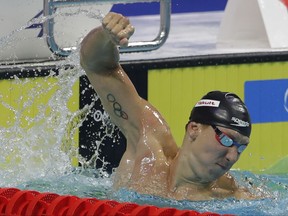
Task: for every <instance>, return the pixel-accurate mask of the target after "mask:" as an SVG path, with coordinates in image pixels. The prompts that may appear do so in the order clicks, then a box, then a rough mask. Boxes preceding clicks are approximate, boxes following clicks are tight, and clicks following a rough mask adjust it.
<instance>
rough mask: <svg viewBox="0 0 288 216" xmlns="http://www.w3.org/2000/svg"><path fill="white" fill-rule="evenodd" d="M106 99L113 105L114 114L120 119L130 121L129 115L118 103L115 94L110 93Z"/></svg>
mask: <svg viewBox="0 0 288 216" xmlns="http://www.w3.org/2000/svg"><path fill="white" fill-rule="evenodd" d="M106 98H107V100H108V102H109V103H112V106H113V111H114V114H115V115H116V116H117V117H119V118H123V119H125V120H128V114H127V113H126V112H124V111H123V110H122V106H121V104H120V103H118V102H117V101H116V98H115V96H114V95H113V94H111V93H109V94H107V97H106Z"/></svg>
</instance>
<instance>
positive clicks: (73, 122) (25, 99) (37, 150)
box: [0, 13, 288, 215]
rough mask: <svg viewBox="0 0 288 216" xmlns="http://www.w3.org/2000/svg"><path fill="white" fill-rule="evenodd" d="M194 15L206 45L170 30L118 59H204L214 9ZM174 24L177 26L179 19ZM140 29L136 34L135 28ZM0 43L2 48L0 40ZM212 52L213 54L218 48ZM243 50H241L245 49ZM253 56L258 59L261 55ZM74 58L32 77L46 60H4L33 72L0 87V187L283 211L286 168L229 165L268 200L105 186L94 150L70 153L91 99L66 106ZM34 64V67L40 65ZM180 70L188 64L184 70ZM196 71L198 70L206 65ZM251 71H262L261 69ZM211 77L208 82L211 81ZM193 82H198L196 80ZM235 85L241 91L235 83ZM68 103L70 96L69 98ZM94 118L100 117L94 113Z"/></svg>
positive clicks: (223, 210) (76, 73) (237, 210)
mask: <svg viewBox="0 0 288 216" xmlns="http://www.w3.org/2000/svg"><path fill="white" fill-rule="evenodd" d="M189 17H190V18H191V17H192V19H193V20H195V19H198V18H199V17H200V15H199V14H193V15H189V14H185V15H183V17H180V16H179V17H176V19H177V18H179V21H180V22H183V25H186V24H187V23H186V22H185V21H187V20H189V19H188V18H189ZM201 17H202V18H203V17H204V21H203V22H200V23H202V24H204V26H205V27H207V28H209V29H210V33H211V34H209V36H208V37H209V38H208V39H209V40H212V43H211V42H209V43H206V42H207V41H202V39H203V37H202V35H201V36H200V37H198V39H199V41H198V42H199V43H197V42H196V44H194V45H195V46H193V47H192V48H191V47H189V46H187V43H188V42H189V41H181V38H180V37H178V36H177V35H174V37H171V38H170V43H168V46H166V47H164V48H163V49H164V51H163V50H158V51H157V52H153V53H148V54H147V53H146V54H143V55H142V54H139V53H137V54H135V55H130V54H127V55H124V56H123V59H124V60H125V59H127V60H129V61H130V60H137V59H143V57H144V59H145V60H147V61H150V62H152V63H153V61H154V60H155V59H156V58H157V57H159V53H162V58H163V60H164V63H163V64H168V66H169V64H170V62H169V59H168V60H166V58H168V57H171V56H172V57H174V56H179V55H180V56H182V55H183V50H185V51H189V52H190V53H189V52H188V54H187V53H186V55H190V54H191V53H194V54H195V51H196V54H199V55H204V57H205V55H206V54H207V52H209V51H211V49H213V50H214V46H215V41H214V40H215V37H214V36H215V32H216V31H217V27H218V26H219V19H220V17H221V14H220V13H213V14H212V20H214V19H215V17H216V22H215V21H211V16H209V15H208V14H201ZM137 19H138V18H136V20H137ZM153 19H154V17H152V18H151V17H149V18H148V20H152V21H153ZM195 26H196V29H194V28H193V25H191V26H190V28H191V29H190V31H192V32H194V33H195V32H196V31H198V33H199V31H200V30H201V28H199V25H198V22H197V23H196V24H195V25H194V27H195ZM177 27H178V28H180V25H179V26H177ZM152 28H153V27H152ZM143 30H146V28H143V29H142V31H143ZM176 30H177V29H176ZM178 30H179V29H178ZM140 35H141V36H143V35H142V33H141V32H140ZM176 39H178V40H179V41H177V42H178V44H179V46H180V47H178V48H179V49H177V52H172V51H171V49H174V48H175V47H174V46H173V44H174V43H173V40H174V41H175V40H176ZM168 42H169V41H168ZM1 45H2V46H3V44H1ZM10 45H11V43H10ZM195 47H196V48H195ZM197 51H198V52H197ZM214 51H215V52H219V50H214ZM265 51H267V50H265ZM169 52H170V53H169ZM232 52H233V51H232ZM269 54H270V53H268V55H269ZM243 55H245V53H244V54H243ZM222 57H223V56H221V58H222ZM151 58H153V59H151ZM197 58H198V59H197ZM258 58H259V57H258ZM170 60H171V59H170ZM244 60H245V59H244ZM205 61H206V62H208V66H209V65H212V64H214V63H213V59H212V62H211V58H207V59H206V60H205ZM259 61H260V62H261V59H260V60H259ZM78 62H79V59H78V57H77V56H73V55H72V56H70V57H69V58H68V59H66V60H65V62H62V61H59V62H58V61H57V62H54V63H53V64H56V67H57V68H59V69H60V70H59V71H57V72H56V71H54V70H51V71H50V70H49V71H48V72H47V74H46V75H45V77H44V81H40V79H39V80H38V78H37V77H38V75H37V74H38V73H37V71H41V70H42V69H43V65H44V67H45V65H46V64H47V67H48V66H49V62H48V63H46V62H43V63H40V64H38V65H37V66H35V67H34V68H32V69H31V66H30V65H29V64H26V65H20V66H19V65H17V64H16V65H10V66H9V65H8V66H6V68H9V70H10V69H11V68H13V67H15V68H17V70H19V71H20V72H23V71H25V70H26V69H25V68H27V67H28V68H29V67H30V69H29V70H30V71H32V72H31V73H32V74H33V75H30V78H31V77H32V78H33V80H34V81H35V82H34V84H35V85H34V84H33V85H32V84H31V83H32V82H31V79H30V78H26V77H24V78H23V77H22V78H21V73H18V74H17V75H16V76H13V78H14V81H13V84H10V83H9V84H7V83H5V84H4V88H3V89H4V90H5V89H6V90H7V91H4V90H3V89H1V105H2V108H3V107H4V108H5V110H8V111H7V112H4V114H3V113H2V115H3V116H1V118H3V119H6V117H7V116H5V115H9V118H8V120H7V121H6V122H5V127H4V126H3V125H1V128H0V135H1V138H0V143H1V145H0V150H1V156H0V162H1V164H0V167H1V169H0V187H17V188H20V189H25V190H26V189H27V190H37V191H40V192H54V193H57V194H70V195H76V196H79V197H97V198H99V199H114V200H118V201H121V202H134V203H139V204H151V205H157V206H160V207H167V206H170V207H175V208H178V209H194V210H197V211H200V212H205V211H212V212H218V213H220V214H237V215H283V214H285V213H286V212H287V201H288V199H287V198H288V197H287V196H288V193H287V184H288V176H287V174H279V175H267V174H261V175H255V174H253V173H251V172H245V171H233V174H234V175H235V176H236V178H237V179H238V180H239V182H241V183H243V184H245V185H247V186H249V187H251V183H253V186H255V185H257V186H258V185H259V186H260V187H261V188H263V190H266V191H269V192H270V193H271V194H272V196H271V198H267V199H263V200H255V201H239V200H234V199H225V200H213V201H205V202H189V201H176V200H167V199H162V198H159V197H153V196H150V195H140V194H137V193H135V192H133V191H128V190H125V189H123V190H120V191H117V192H115V191H113V190H112V189H111V186H112V181H111V178H110V177H109V174H105V173H101V170H95V169H91V168H90V167H91V165H92V166H93V164H94V163H95V161H96V159H95V158H97V156H98V155H97V151H96V154H95V155H94V156H95V157H94V160H91V161H85V160H84V159H83V158H81V157H79V155H78V143H75V142H76V141H75V140H77V139H74V138H75V136H77V130H78V128H79V127H80V126H81V125H82V124H83V118H85V116H87V115H88V113H89V110H91V107H92V105H93V103H94V102H95V100H94V98H93V100H92V101H93V102H91V104H88V105H87V106H84V107H82V108H81V109H80V110H79V109H78V107H77V106H76V107H77V109H75V106H74V105H75V104H74V105H73V104H72V109H71V108H70V107H69V106H68V105H67V104H68V103H69V100H70V98H71V97H72V96H71V95H73V88H74V86H75V84H76V85H78V84H77V82H78V79H79V77H81V76H82V75H83V74H84V73H83V71H82V70H81V69H80V68H79V65H78ZM188 62H189V64H190V65H189V64H188V63H187V65H188V66H191V65H193V64H197V62H198V64H199V65H203V61H202V59H201V57H200V58H199V56H196V60H195V59H193V61H190V60H189V61H188ZM191 62H192V63H191ZM195 62H196V63H195ZM209 62H210V63H209ZM177 64H178V63H177ZM179 64H180V63H179ZM39 65H41V67H40V66H39ZM67 65H68V67H67ZM187 65H186V66H187ZM70 66H71V67H70ZM194 66H195V65H194ZM142 67H146V66H142ZM220 67H221V66H220ZM285 67H286V66H285ZM67 68H68V69H67ZM188 69H189V70H190V68H188ZM202 69H203V70H206V68H202ZM169 70H170V69H169ZM249 70H250V68H249ZM218 72H219V71H218ZM22 74H23V73H22ZM35 74H36V75H35ZM55 74H57V76H55ZM151 74H152V73H151ZM199 74H200V73H199ZM199 74H197V76H202V75H201V74H200V75H199ZM221 74H222V73H221ZM18 75H20V76H18ZM237 76H238V75H237ZM259 76H262V74H260V75H259ZM284 76H285V77H286V78H287V75H285V74H284ZM285 77H284V78H285ZM269 78H271V76H270V75H268V76H267V78H266V79H269ZM273 78H275V77H273ZM277 78H278V77H277ZM280 78H281V77H280ZM282 78H283V77H282ZM55 79H56V81H55ZM192 80H193V79H192ZM176 81H177V80H175V83H176ZM194 81H195V80H194ZM195 83H197V82H195ZM211 83H212V84H213V82H211ZM31 85H32V86H31ZM43 85H44V87H43ZM175 85H176V84H175ZM221 85H222V84H221ZM200 87H201V88H205V86H204V85H203V86H200ZM13 89H14V90H16V91H17V92H22V93H23V94H19V97H17V98H13V100H9V96H10V95H9V91H10V90H13ZM2 90H3V91H2ZM76 91H77V90H76ZM205 91H206V90H205ZM240 91H242V89H241V90H240ZM82 93H85V90H83V92H80V95H81V94H82ZM23 95H24V96H23ZM43 95H45V96H43ZM46 95H49V96H46ZM42 97H45V98H46V97H47V98H48V100H47V101H42ZM193 97H194V96H193ZM35 101H40V102H38V103H36V107H35V106H34V102H35ZM72 103H76V102H75V101H74V102H72ZM70 105H71V104H70ZM189 108H190V106H189ZM1 111H2V110H1ZM7 113H8V114H7ZM105 119H106V118H104V121H105V123H106V124H107V122H106V120H105ZM98 120H99V119H98ZM100 120H101V121H102V120H103V119H102V117H101V118H100ZM108 124H109V123H108ZM283 128H285V126H283ZM110 129H111V128H110V126H109V129H108V130H106V132H107V131H110ZM181 129H182V128H181ZM283 130H284V129H283ZM91 135H94V134H91ZM108 135H109V133H108ZM101 141H102V139H98V140H97V139H96V140H95V146H94V149H95V150H97V149H98V147H99V145H100V144H101ZM63 143H64V144H63ZM80 147H81V144H80ZM84 148H85V146H84ZM252 148H253V147H252ZM279 149H280V148H279ZM279 149H278V150H279ZM275 151H276V150H275ZM98 153H99V152H98ZM255 158H256V159H255ZM253 159H254V162H255V163H258V162H259V161H267V160H268V159H265V158H261V159H260V157H254V158H253ZM71 162H72V163H71ZM78 162H80V163H81V164H82V168H75V164H76V165H77V164H78ZM71 164H72V165H71ZM104 164H105V161H104ZM252 165H253V164H251V166H252ZM103 175H104V176H103ZM100 176H102V177H100Z"/></svg>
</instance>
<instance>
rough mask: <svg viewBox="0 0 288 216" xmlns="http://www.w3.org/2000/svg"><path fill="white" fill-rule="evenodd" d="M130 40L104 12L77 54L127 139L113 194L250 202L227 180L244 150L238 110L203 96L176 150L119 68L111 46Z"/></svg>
mask: <svg viewBox="0 0 288 216" xmlns="http://www.w3.org/2000/svg"><path fill="white" fill-rule="evenodd" d="M133 33H134V27H133V26H132V25H131V23H130V22H129V20H128V18H126V17H124V16H122V15H121V14H116V13H111V12H110V13H108V14H107V15H106V16H105V17H104V19H103V21H102V26H100V27H98V28H95V29H93V30H92V31H91V32H90V33H88V34H87V36H86V37H85V38H84V39H83V41H82V43H81V50H80V63H81V66H82V67H83V69H84V70H85V72H86V74H87V76H88V78H89V80H90V82H91V84H92V86H93V87H94V89H95V90H96V92H97V94H98V95H99V97H100V99H101V102H102V104H103V106H104V109H105V110H106V112H108V113H109V115H110V118H111V120H112V121H113V122H114V123H115V124H116V125H117V126H118V127H119V129H120V130H121V131H122V133H123V134H124V136H125V137H126V139H127V147H126V151H125V153H124V154H123V157H122V159H121V161H120V164H119V166H118V168H117V171H116V173H115V176H114V187H115V188H116V189H119V188H126V189H131V190H134V191H137V192H139V193H142V194H152V195H156V196H161V197H166V198H172V199H177V200H184V199H185V200H209V199H213V198H226V197H234V198H236V199H253V198H255V196H254V195H253V194H252V193H251V192H249V190H248V189H246V188H242V187H239V186H238V185H237V183H236V181H235V180H234V178H233V177H232V176H231V175H230V174H229V173H228V171H229V170H230V168H231V167H232V166H233V164H235V163H236V161H238V159H239V157H240V155H241V153H242V152H243V151H244V150H245V148H246V147H247V146H248V143H249V136H250V133H251V121H250V117H249V114H248V110H247V108H246V106H245V104H244V103H243V102H242V101H241V99H240V98H239V97H238V96H237V95H235V94H233V93H229V92H220V91H211V92H209V93H207V94H206V95H205V96H204V97H203V98H202V99H200V100H199V102H198V103H197V104H196V105H195V106H194V107H193V109H192V111H191V114H190V118H189V120H187V122H188V123H187V124H186V126H185V125H184V126H183V128H185V135H184V138H183V142H182V146H181V147H180V148H179V147H178V146H177V144H176V142H175V140H174V138H173V136H172V134H171V131H170V128H169V126H168V125H167V122H166V121H165V120H164V119H163V117H162V116H161V114H160V113H159V112H158V111H157V109H156V108H154V107H153V106H152V105H151V104H150V103H149V102H148V101H146V100H144V99H142V98H141V97H140V96H139V95H138V93H137V91H136V90H135V88H134V86H133V84H132V82H131V81H130V79H129V78H128V76H127V74H126V73H125V71H124V70H123V68H122V67H121V65H120V64H119V52H118V48H117V47H118V46H127V45H128V41H129V38H130V37H131V36H132V35H133ZM135 72H137V71H135ZM175 114H177V113H175Z"/></svg>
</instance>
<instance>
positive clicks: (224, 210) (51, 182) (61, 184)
mask: <svg viewBox="0 0 288 216" xmlns="http://www.w3.org/2000/svg"><path fill="white" fill-rule="evenodd" d="M232 173H233V175H234V176H235V177H236V178H237V179H238V180H239V181H242V182H246V186H248V185H250V184H251V182H253V183H255V185H258V186H260V187H261V188H262V189H263V190H266V191H269V193H270V194H271V198H265V199H261V200H252V201H251V200H236V199H232V198H227V199H223V200H210V201H197V202H196V201H188V200H184V201H177V200H172V199H164V198H161V197H156V196H152V195H143V194H138V193H137V192H134V191H129V190H127V189H121V190H119V191H114V190H113V189H112V180H111V178H110V177H97V176H98V174H99V173H98V172H97V170H81V169H75V170H74V171H72V172H71V173H66V174H63V175H61V176H54V177H47V178H43V177H42V178H40V179H33V180H31V181H26V182H23V183H21V184H18V185H15V186H16V187H18V188H20V189H29V190H37V191H40V192H47V191H49V192H54V193H57V194H61V195H62V194H71V195H75V196H78V197H96V198H98V199H113V200H116V201H119V202H133V203H137V204H140V205H144V204H146V205H147V204H148V205H156V206H158V207H173V208H177V209H190V210H196V211H198V212H207V211H210V212H217V213H219V214H236V215H285V213H286V212H287V211H288V207H287V203H288V193H287V185H288V175H255V174H253V173H249V172H243V171H232ZM247 178H249V183H248V181H247Z"/></svg>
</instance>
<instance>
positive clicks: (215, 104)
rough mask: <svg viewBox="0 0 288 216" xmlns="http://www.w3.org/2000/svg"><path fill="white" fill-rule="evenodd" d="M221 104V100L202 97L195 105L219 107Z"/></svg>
mask: <svg viewBox="0 0 288 216" xmlns="http://www.w3.org/2000/svg"><path fill="white" fill-rule="evenodd" d="M219 105H220V101H217V100H208V99H202V100H200V101H198V102H197V103H196V105H195V107H202V106H208V107H219Z"/></svg>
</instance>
